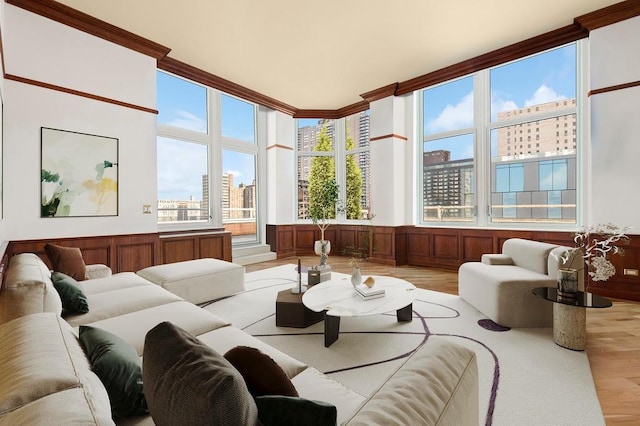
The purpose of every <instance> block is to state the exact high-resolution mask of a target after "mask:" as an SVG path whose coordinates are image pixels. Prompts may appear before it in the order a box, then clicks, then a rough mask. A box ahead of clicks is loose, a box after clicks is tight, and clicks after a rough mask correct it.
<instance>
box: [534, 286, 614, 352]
mask: <svg viewBox="0 0 640 426" xmlns="http://www.w3.org/2000/svg"><path fill="white" fill-rule="evenodd" d="M532 292H533V294H535V295H536V296H538V297H542V298H543V299H545V300H548V301H550V302H553V341H554V342H555V343H556V344H557V345H559V346H562V347H563V348H567V349H572V350H574V351H583V350H584V349H585V348H586V345H587V309H586V308H608V307H610V306H611V305H612V303H611V301H610V300H609V299H607V298H605V297H602V296H598V295H597V294H593V293H584V292H582V291H579V292H577V293H576V296H575V298H573V297H572V298H567V297H563V296H560V295H559V294H558V291H557V289H556V288H555V287H536V288H534V289H533V290H532Z"/></svg>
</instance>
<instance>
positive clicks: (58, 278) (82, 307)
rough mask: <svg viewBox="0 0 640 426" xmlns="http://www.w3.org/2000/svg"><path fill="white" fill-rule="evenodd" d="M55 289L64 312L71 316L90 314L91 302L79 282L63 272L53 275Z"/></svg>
mask: <svg viewBox="0 0 640 426" xmlns="http://www.w3.org/2000/svg"><path fill="white" fill-rule="evenodd" d="M51 281H53V287H54V288H55V289H56V291H57V292H58V294H59V295H60V299H61V300H62V310H63V311H64V312H65V313H70V314H86V313H87V312H89V302H88V301H87V296H85V294H84V292H83V291H82V288H80V286H79V285H78V282H77V281H76V280H75V279H73V278H71V277H70V276H68V275H66V274H63V273H62V272H53V273H52V274H51Z"/></svg>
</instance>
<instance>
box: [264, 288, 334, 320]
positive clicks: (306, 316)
mask: <svg viewBox="0 0 640 426" xmlns="http://www.w3.org/2000/svg"><path fill="white" fill-rule="evenodd" d="M323 319H324V312H322V311H321V312H314V311H312V310H311V309H309V308H307V307H306V306H304V305H303V304H302V294H301V293H297V294H294V293H291V290H282V291H281V292H279V293H278V297H277V298H276V326H278V327H296V328H306V327H309V326H310V325H313V324H315V323H317V322H320V321H322V320H323Z"/></svg>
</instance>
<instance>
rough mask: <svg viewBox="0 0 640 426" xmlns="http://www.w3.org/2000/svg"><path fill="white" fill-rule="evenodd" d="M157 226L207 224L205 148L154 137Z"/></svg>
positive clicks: (199, 145) (201, 145) (185, 142)
mask: <svg viewBox="0 0 640 426" xmlns="http://www.w3.org/2000/svg"><path fill="white" fill-rule="evenodd" d="M157 155H158V223H171V222H184V221H191V222H193V221H197V222H208V220H209V204H208V203H209V201H208V200H209V196H208V189H209V182H208V171H207V158H208V156H209V155H208V147H207V145H205V144H199V143H193V142H187V141H182V140H178V139H170V138H164V137H158V151H157Z"/></svg>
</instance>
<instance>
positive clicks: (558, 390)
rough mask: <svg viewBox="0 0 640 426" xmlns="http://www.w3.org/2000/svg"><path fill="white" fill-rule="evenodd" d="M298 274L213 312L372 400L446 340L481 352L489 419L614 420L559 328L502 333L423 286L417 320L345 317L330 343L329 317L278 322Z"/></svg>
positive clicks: (266, 279) (584, 361)
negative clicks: (281, 297)
mask: <svg viewBox="0 0 640 426" xmlns="http://www.w3.org/2000/svg"><path fill="white" fill-rule="evenodd" d="M305 275H306V274H303V277H304V276H305ZM366 276H367V275H366V271H364V274H363V277H364V278H366ZM347 277H348V276H347V275H344V274H339V273H336V272H332V278H333V279H338V278H347ZM296 280H297V272H296V266H295V265H283V266H278V267H275V268H270V269H266V270H262V271H258V272H252V273H248V274H246V278H245V281H246V290H245V291H244V292H242V293H239V294H237V295H235V296H232V297H229V298H226V299H222V300H218V301H215V302H212V303H210V304H209V305H207V306H205V307H204V309H207V310H209V311H211V312H213V313H215V314H217V315H219V316H221V317H222V318H225V319H226V320H228V321H230V322H231V323H233V324H234V325H235V326H237V327H239V328H241V329H243V330H245V331H246V332H248V333H250V334H252V335H253V336H255V337H257V338H258V339H260V340H263V341H264V342H266V343H268V344H269V345H271V346H274V347H276V348H278V349H280V350H281V351H283V352H285V353H287V354H289V355H291V356H293V357H294V358H297V359H299V360H301V361H303V362H305V363H307V364H308V365H310V366H313V367H315V368H317V369H318V370H320V371H322V372H324V373H326V374H327V375H329V376H330V377H332V378H333V379H334V380H337V381H339V382H341V383H343V384H344V385H346V386H347V387H349V388H351V389H353V390H354V391H356V392H358V393H360V394H362V395H364V396H369V395H371V394H372V392H374V391H375V390H376V389H377V387H378V386H379V384H380V383H382V381H384V379H386V377H388V376H389V375H390V374H392V373H393V372H394V371H395V370H396V369H397V367H398V365H399V364H400V363H401V362H402V361H401V360H402V359H403V358H405V357H407V356H409V355H410V354H411V353H413V351H415V350H416V349H417V348H418V347H420V346H421V345H424V344H429V337H430V336H435V335H437V336H446V338H448V339H451V341H453V342H455V343H458V344H461V345H464V346H466V347H468V348H470V349H472V350H473V351H475V352H476V354H477V356H478V368H479V376H480V388H479V390H480V418H479V419H478V424H479V425H496V426H498V425H500V426H501V425H505V426H520V425H540V426H549V425H580V426H583V425H588V426H597V425H604V420H603V416H602V411H601V408H600V403H599V402H598V398H597V395H596V391H595V387H594V383H593V378H592V376H591V370H590V368H589V360H588V358H587V355H586V353H585V352H576V351H571V350H568V349H563V348H561V347H559V346H557V345H556V344H555V343H553V340H552V329H551V328H537V329H524V328H523V329H508V330H500V328H499V327H492V325H493V323H492V322H491V321H488V320H487V319H486V318H485V317H484V316H483V315H482V314H481V313H480V312H478V311H477V310H476V309H475V308H473V307H472V306H471V305H469V304H468V303H466V302H465V301H464V300H462V299H461V298H460V297H458V296H454V295H450V294H445V293H439V292H434V291H429V290H422V289H418V290H417V295H416V300H415V301H414V303H413V320H412V321H411V322H408V323H400V322H397V320H396V313H395V312H391V313H389V314H385V315H375V316H368V317H359V318H342V319H341V322H340V335H339V337H338V340H337V341H336V342H335V343H334V344H333V345H331V346H330V347H328V348H325V347H324V324H323V322H320V323H317V324H315V325H312V326H310V327H308V328H303V329H299V328H288V327H276V324H275V301H276V295H277V293H278V292H279V291H281V290H284V289H289V288H291V287H293V286H294V285H295V283H296ZM304 281H306V279H305V280H304ZM345 285H350V283H349V280H345Z"/></svg>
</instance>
